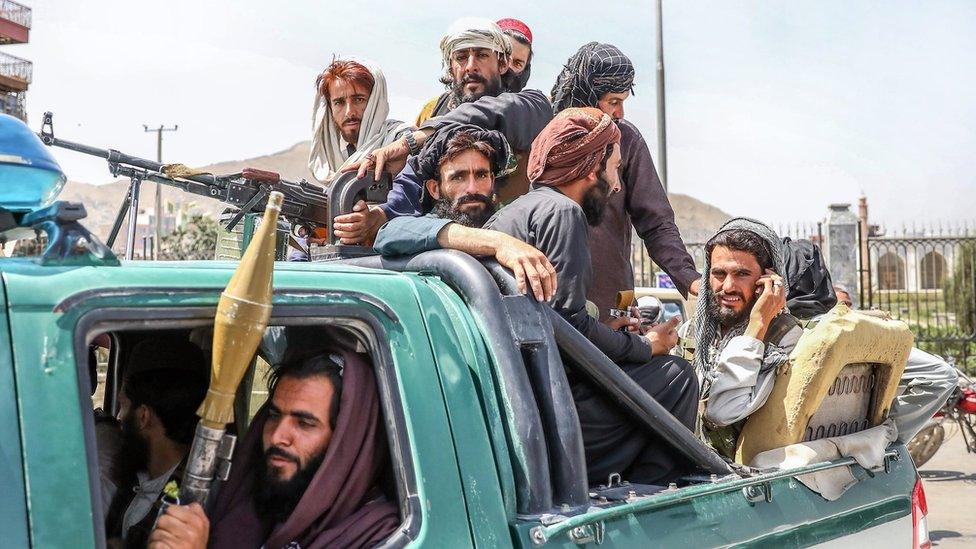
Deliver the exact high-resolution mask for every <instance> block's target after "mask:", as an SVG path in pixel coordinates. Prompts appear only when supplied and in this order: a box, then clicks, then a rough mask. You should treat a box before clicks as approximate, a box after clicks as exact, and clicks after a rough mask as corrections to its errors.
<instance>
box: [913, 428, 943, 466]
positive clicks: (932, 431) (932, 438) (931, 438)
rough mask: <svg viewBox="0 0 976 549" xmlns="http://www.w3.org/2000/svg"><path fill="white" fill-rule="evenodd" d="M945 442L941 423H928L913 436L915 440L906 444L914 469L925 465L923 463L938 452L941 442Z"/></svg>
mask: <svg viewBox="0 0 976 549" xmlns="http://www.w3.org/2000/svg"><path fill="white" fill-rule="evenodd" d="M944 440H945V429H944V428H943V427H942V424H941V423H936V422H934V421H933V422H930V423H928V424H927V425H926V426H925V427H922V430H921V431H919V432H918V434H916V435H915V438H913V439H912V440H910V441H909V442H908V453H909V454H911V456H912V461H914V462H915V467H916V468H919V467H921V466H922V465H925V462H927V461H928V460H930V459H932V456H934V455H935V453H936V452H938V451H939V448H940V447H941V446H942V441H944Z"/></svg>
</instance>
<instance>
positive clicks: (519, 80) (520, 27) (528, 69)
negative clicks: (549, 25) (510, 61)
mask: <svg viewBox="0 0 976 549" xmlns="http://www.w3.org/2000/svg"><path fill="white" fill-rule="evenodd" d="M496 23H498V27H499V28H500V29H502V32H517V33H519V34H521V35H522V36H524V37H525V38H526V40H528V41H529V51H530V54H529V59H528V60H527V61H526V62H525V66H524V67H522V72H519V73H516V72H515V71H514V70H512V69H509V71H508V73H506V74H505V76H503V77H502V80H503V81H504V82H505V87H506V88H507V89H508V91H510V92H513V93H518V92H520V91H522V90H524V89H525V86H526V84H528V83H529V78H530V77H531V76H532V55H531V51H532V30H531V29H529V26H528V25H526V24H525V23H523V22H522V21H519V20H518V19H512V18H507V19H499V20H498V21H496ZM509 42H512V48H513V50H512V51H513V52H514V47H515V44H514V39H512V37H511V36H509Z"/></svg>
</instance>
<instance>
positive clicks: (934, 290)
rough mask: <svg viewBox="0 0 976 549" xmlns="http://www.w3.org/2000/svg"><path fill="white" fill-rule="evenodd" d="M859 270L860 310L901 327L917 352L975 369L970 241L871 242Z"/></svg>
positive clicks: (975, 274) (975, 255) (975, 243)
mask: <svg viewBox="0 0 976 549" xmlns="http://www.w3.org/2000/svg"><path fill="white" fill-rule="evenodd" d="M865 259H866V260H867V261H866V265H865V264H863V263H864V262H865V261H864V260H865ZM862 271H863V272H866V273H867V274H866V276H865V278H864V280H863V283H862V286H864V287H862V288H861V299H862V307H865V308H874V309H881V310H884V311H887V312H888V313H890V314H891V315H892V316H893V317H895V318H898V319H900V320H903V321H905V322H907V323H908V325H909V326H910V327H911V328H912V332H914V333H915V341H916V345H917V346H918V347H920V348H922V349H923V350H927V351H931V352H934V353H936V354H939V355H942V356H945V357H947V358H952V359H953V360H955V361H956V362H957V363H958V364H959V365H960V366H961V367H964V368H966V369H969V370H970V371H972V370H974V369H976V237H966V236H954V237H939V236H923V237H914V238H901V237H900V238H893V237H871V238H868V254H867V257H866V258H862Z"/></svg>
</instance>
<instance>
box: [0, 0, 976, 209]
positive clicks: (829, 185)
mask: <svg viewBox="0 0 976 549" xmlns="http://www.w3.org/2000/svg"><path fill="white" fill-rule="evenodd" d="M24 1H25V2H26V3H29V4H30V5H31V7H33V9H34V20H33V29H32V30H31V43H30V44H28V45H23V46H9V47H4V48H2V51H5V52H8V53H10V54H13V55H17V56H20V57H26V58H29V59H31V60H32V61H33V62H34V83H33V85H32V86H31V89H30V91H29V92H28V105H27V106H28V112H29V116H30V124H31V126H32V127H35V128H36V127H39V124H40V117H41V114H42V113H43V112H44V111H45V110H52V111H54V112H55V114H56V116H55V129H56V134H57V135H58V136H60V137H62V138H65V139H69V140H73V141H81V142H85V143H88V144H91V145H96V146H101V147H104V148H109V147H112V148H116V149H119V150H122V151H124V152H127V153H130V154H136V155H142V156H146V157H149V158H154V156H155V139H154V134H145V133H144V132H143V130H142V124H149V125H158V124H160V123H165V124H168V125H172V124H179V126H180V128H179V131H178V132H176V133H168V134H165V136H164V160H166V161H179V162H182V163H184V164H188V165H201V164H207V163H212V162H217V161H223V160H232V159H240V158H247V157H252V156H258V155H262V154H268V153H272V152H275V151H278V150H282V149H285V148H288V147H290V146H291V145H294V144H295V143H296V142H298V141H301V140H305V139H308V134H309V131H310V124H311V120H310V117H311V102H312V96H313V82H314V80H315V77H316V75H317V74H318V72H320V71H321V70H322V69H323V68H324V67H325V66H326V65H327V64H328V63H329V62H330V60H331V59H332V56H333V54H340V55H355V56H360V57H365V58H368V59H371V60H373V61H375V62H377V63H378V64H379V65H380V66H381V67H382V68H383V69H384V71H385V72H386V75H387V79H388V82H389V89H390V93H391V95H392V97H391V106H392V115H393V116H394V117H396V118H400V119H403V120H412V119H413V118H414V117H415V115H416V113H417V111H418V110H419V108H420V105H421V104H422V103H423V102H424V101H425V100H426V99H428V98H429V97H431V96H433V95H435V94H437V93H439V92H441V91H442V89H443V88H442V86H441V85H440V84H439V83H438V82H437V77H438V75H439V74H440V71H441V64H440V52H439V50H438V42H439V40H440V37H441V35H442V34H443V32H444V29H446V28H447V26H448V25H449V24H450V22H451V21H452V20H454V19H455V18H457V17H461V16H465V15H477V16H485V17H491V18H500V17H506V16H513V17H518V18H521V19H523V20H524V21H526V22H527V23H528V24H529V25H530V26H531V27H532V31H533V33H534V35H535V42H536V46H535V47H536V58H535V61H534V62H533V73H532V79H531V80H530V82H529V86H530V87H534V88H539V89H542V90H544V91H546V92H548V91H549V90H550V89H551V87H552V83H553V81H554V78H555V74H556V72H557V70H558V69H559V68H560V66H561V65H562V63H564V62H565V61H566V59H567V58H568V57H569V56H570V55H571V54H572V53H573V52H574V51H575V50H576V48H577V47H579V46H580V45H581V44H583V43H585V42H587V41H591V40H598V41H605V42H612V43H614V44H616V45H617V46H618V47H620V48H621V49H622V50H623V51H624V52H625V53H627V54H628V55H629V56H630V57H631V58H632V59H633V61H634V63H635V65H636V67H637V87H636V90H635V91H636V95H635V97H633V98H632V99H630V100H629V101H628V102H627V104H626V108H627V118H629V119H631V120H632V121H633V122H635V123H636V124H637V125H638V127H639V128H640V129H641V131H642V132H643V133H644V136H645V137H646V138H647V140H648V142H649V144H650V146H651V151H652V154H653V155H654V157H655V159H656V158H657V145H656V132H657V130H656V116H655V85H654V84H655V71H654V68H655V61H654V55H655V49H654V48H655V45H654V28H655V27H654V23H655V18H654V9H653V8H654V4H653V2H651V1H649V0H644V1H641V2H617V1H610V0H603V1H600V2H593V1H586V2H583V1H579V0H559V1H548V0H547V1H539V2H525V1H524V0H521V1H518V2H514V1H509V0H493V1H490V2H481V3H477V2H470V1H465V0H452V1H450V2H430V1H426V0H411V1H410V2H375V1H371V0H368V1H367V0H360V1H356V2H351V1H350V2H341V1H338V0H330V1H319V2H314V1H309V0H306V1H295V0H291V1H288V2H267V1H265V2H254V1H250V0H236V1H234V2H229V1H210V2H199V1H197V2H190V1H183V0H170V1H167V2H144V1H134V0H128V1H98V2H78V1H77V0H72V1H67V0H65V1H62V0H35V1H29V0H24ZM664 19H665V27H664V32H665V55H666V61H665V62H666V66H667V75H666V83H667V99H668V105H667V106H668V114H667V117H668V119H667V123H668V124H667V127H668V146H669V157H668V160H669V166H668V168H669V169H668V171H669V180H670V181H669V182H670V187H671V190H672V191H675V192H682V193H686V194H690V195H692V196H695V197H697V198H700V199H702V200H705V201H706V202H709V203H711V204H714V205H716V206H719V207H720V208H722V209H723V210H725V211H727V212H729V213H731V214H741V215H750V216H755V217H760V218H762V219H766V220H770V221H776V222H784V221H797V220H809V221H813V220H816V219H818V218H821V217H822V216H823V215H824V213H825V212H826V210H827V205H828V204H829V203H831V202H854V201H856V199H857V197H858V196H859V195H860V194H861V193H862V192H863V193H866V194H867V196H868V199H869V202H870V205H871V213H872V218H873V219H874V220H880V221H886V222H888V223H903V222H911V220H914V219H918V220H935V219H955V220H960V219H970V220H971V219H976V213H973V211H972V210H973V207H974V206H976V175H974V174H976V154H974V151H976V100H974V96H976V93H974V91H976V2H971V1H965V0H963V1H958V2H950V1H932V0H929V1H924V2H923V1H917V2H909V1H900V2H894V1H893V2H883V3H882V2H868V1H861V2H850V1H808V2H778V1H775V2H774V1H771V0H769V1H765V2H747V1H735V2H733V1H715V2H701V1H697V2H688V1H681V2H678V1H675V0H665V6H664ZM56 155H57V157H58V159H59V161H60V162H61V164H62V167H63V168H64V169H65V171H66V172H67V173H68V175H69V177H70V178H71V179H74V180H78V181H85V182H92V183H99V182H105V181H108V180H110V179H111V177H110V176H109V174H108V172H107V170H106V168H105V164H104V162H102V161H100V160H97V159H92V158H88V157H84V156H82V155H78V154H76V153H71V152H67V151H57V152H56ZM120 199H121V197H120Z"/></svg>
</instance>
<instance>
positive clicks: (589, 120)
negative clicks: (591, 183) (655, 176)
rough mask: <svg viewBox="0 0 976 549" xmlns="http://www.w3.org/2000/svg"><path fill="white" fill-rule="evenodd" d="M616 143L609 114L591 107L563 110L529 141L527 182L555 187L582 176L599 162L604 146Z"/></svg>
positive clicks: (616, 131) (618, 134) (601, 160)
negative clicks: (530, 148)
mask: <svg viewBox="0 0 976 549" xmlns="http://www.w3.org/2000/svg"><path fill="white" fill-rule="evenodd" d="M619 142H620V129H619V128H618V127H617V125H616V124H614V123H613V120H611V119H610V115H608V114H606V113H604V112H603V111H601V110H599V109H594V108H592V107H588V108H581V109H567V110H565V111H563V112H561V113H559V114H558V115H556V117H555V118H553V119H552V122H549V124H548V125H547V126H546V127H545V128H543V130H542V131H541V132H539V135H538V136H537V137H536V138H535V141H533V142H532V152H531V153H529V167H528V176H529V181H530V182H532V183H535V184H538V185H551V186H555V187H558V186H560V185H565V184H566V183H569V182H571V181H575V180H577V179H580V178H582V177H585V176H586V175H587V174H589V173H590V172H592V171H593V169H594V168H596V167H597V166H599V165H600V163H601V162H603V158H604V156H606V154H607V145H610V144H611V143H619Z"/></svg>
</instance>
